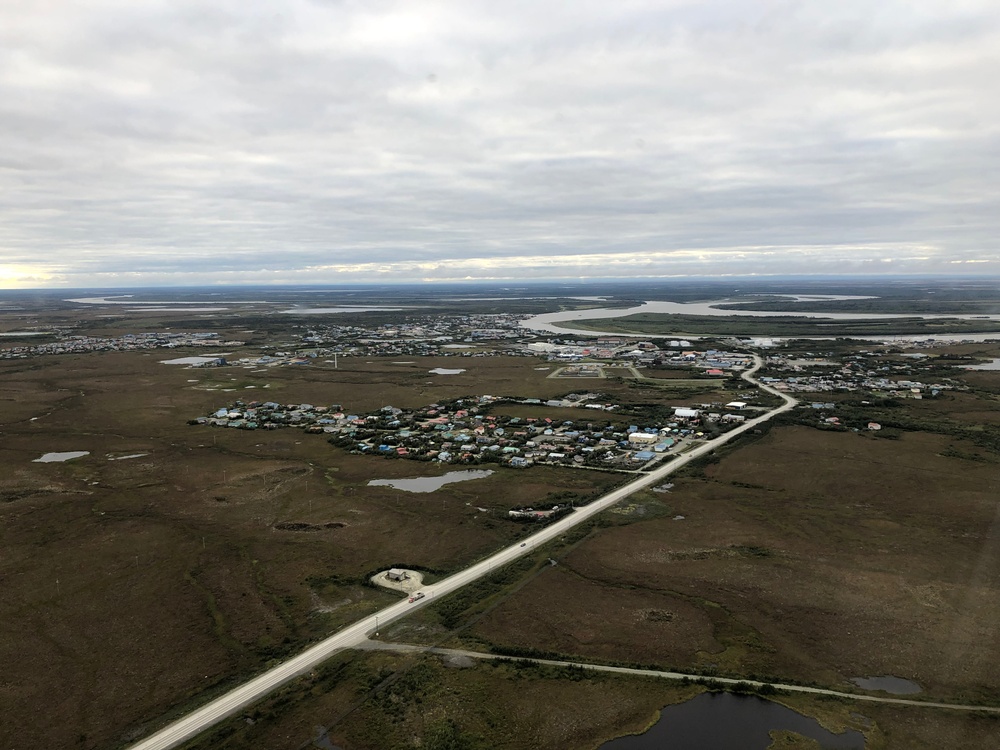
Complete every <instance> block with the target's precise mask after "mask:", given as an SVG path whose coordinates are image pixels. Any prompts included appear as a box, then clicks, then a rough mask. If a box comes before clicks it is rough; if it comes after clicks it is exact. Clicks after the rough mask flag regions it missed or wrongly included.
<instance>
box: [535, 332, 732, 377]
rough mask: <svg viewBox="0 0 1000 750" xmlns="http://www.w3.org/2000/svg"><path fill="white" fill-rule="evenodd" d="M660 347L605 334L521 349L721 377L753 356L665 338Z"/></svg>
mask: <svg viewBox="0 0 1000 750" xmlns="http://www.w3.org/2000/svg"><path fill="white" fill-rule="evenodd" d="M666 346H667V348H666V349H661V348H660V347H658V346H657V345H656V344H654V343H653V342H651V341H639V342H636V341H634V340H631V339H627V338H623V337H618V336H604V337H600V338H597V339H594V340H592V341H572V342H566V341H560V340H559V339H556V340H555V341H552V342H548V341H532V342H530V343H528V344H525V346H524V351H525V352H527V353H530V354H536V355H544V356H546V357H547V358H548V359H549V360H551V361H562V362H581V361H583V360H594V359H600V360H607V359H611V360H616V359H617V360H624V361H628V362H630V363H633V364H636V365H640V366H660V365H662V366H675V367H686V368H690V369H694V370H701V371H703V372H704V373H705V374H706V375H713V376H719V377H724V376H726V375H728V374H729V373H731V372H733V371H739V370H743V369H745V368H747V367H749V366H750V364H751V363H752V358H751V356H750V355H749V354H744V353H742V352H727V351H722V350H719V349H706V350H705V351H696V350H692V349H691V342H690V341H682V340H676V341H668V342H666Z"/></svg>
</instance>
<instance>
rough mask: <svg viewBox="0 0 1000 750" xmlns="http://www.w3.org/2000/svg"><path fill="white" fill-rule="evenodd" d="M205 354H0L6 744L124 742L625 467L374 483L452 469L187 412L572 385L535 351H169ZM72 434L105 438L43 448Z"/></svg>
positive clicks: (0, 693)
mask: <svg viewBox="0 0 1000 750" xmlns="http://www.w3.org/2000/svg"><path fill="white" fill-rule="evenodd" d="M192 353H194V354H197V353H202V352H198V351H193V352H191V351H182V350H173V351H164V350H155V351H152V352H124V353H118V352H103V353H93V354H85V355H65V356H46V357H38V358H33V359H30V360H13V361H5V362H0V403H2V404H3V410H2V412H0V432H2V437H3V439H2V442H0V500H2V502H0V514H2V524H0V545H2V549H3V550H4V553H3V556H2V557H0V581H2V585H3V589H4V597H3V599H2V602H0V622H2V623H3V624H2V626H0V661H2V662H3V663H4V664H5V665H7V666H6V668H5V678H4V680H3V681H2V682H0V738H2V739H3V740H6V741H8V743H9V742H12V741H16V742H17V744H18V745H22V746H27V745H31V746H42V745H45V744H49V745H51V746H58V747H69V746H74V743H75V746H79V747H110V746H115V745H117V744H118V743H120V742H122V741H124V740H125V739H127V738H128V737H129V736H133V737H134V736H138V735H140V734H141V733H142V732H143V731H145V730H146V729H148V728H150V727H151V726H152V724H150V723H149V722H153V721H157V720H159V719H160V718H161V716H162V715H163V714H164V713H165V712H167V711H168V710H170V709H179V708H180V707H182V706H183V705H185V702H186V701H188V700H189V699H195V698H196V697H198V696H201V695H202V694H203V693H204V692H205V691H206V690H207V691H211V690H213V689H219V688H220V687H221V686H224V685H227V684H231V683H232V682H233V681H234V680H235V679H237V678H238V677H239V676H242V675H246V674H248V673H250V672H252V671H254V670H256V669H259V668H260V667H262V666H264V665H265V664H266V663H268V661H269V660H271V659H274V658H278V657H280V656H282V655H285V654H288V653H291V652H294V651H295V650H297V649H298V648H300V647H301V645H302V644H304V643H305V642H308V641H310V640H312V639H314V638H317V637H319V636H321V635H324V634H327V633H329V632H331V631H332V630H334V629H336V628H337V627H338V626H339V625H342V624H344V623H347V622H351V621H353V620H355V619H357V618H358V617H360V616H361V615H363V614H365V613H367V612H369V611H371V610H372V609H373V608H375V607H376V606H378V605H380V604H384V603H386V602H389V601H392V595H390V594H385V593H381V592H379V591H377V590H375V589H372V588H370V587H367V586H364V585H363V581H364V580H365V579H366V576H367V575H368V574H370V573H373V572H375V571H376V570H379V569H384V568H387V567H390V566H392V565H396V564H406V565H410V566H416V567H419V568H421V569H423V570H426V571H427V572H428V573H429V574H430V575H434V574H438V575H440V574H443V573H445V572H447V571H451V570H455V569H457V568H459V567H462V566H463V565H464V564H466V563H468V562H469V561H470V560H473V559H476V558H478V557H480V556H482V555H484V554H485V553H486V552H487V551H489V550H492V549H495V548H496V547H498V546H500V545H502V544H504V543H509V542H510V541H512V540H513V539H515V538H516V537H517V536H519V535H520V534H522V533H523V532H524V530H525V529H526V527H522V526H521V525H520V524H516V523H513V522H510V521H508V520H507V519H506V518H505V517H504V516H505V514H506V511H507V510H508V509H509V508H510V507H512V506H515V505H530V504H533V503H535V502H538V500H539V499H544V498H546V497H548V496H550V495H555V494H561V495H566V494H573V495H575V496H577V497H580V498H583V497H587V496H591V495H592V494H594V493H598V492H600V491H601V490H602V489H603V488H606V487H609V486H612V485H613V484H614V483H616V482H617V481H619V477H618V476H617V475H615V474H608V473H601V472H584V471H574V470H571V469H558V468H545V467H538V468H535V469H532V470H530V471H528V472H522V473H517V472H515V471H514V470H510V469H502V468H500V467H495V466H494V467H490V468H494V469H495V470H496V473H495V474H494V475H492V476H490V477H488V478H486V479H479V480H475V481H472V482H465V483H456V484H449V485H446V486H445V487H444V488H443V489H442V490H440V491H438V492H435V493H433V494H432V495H429V494H413V493H407V492H402V491H399V490H394V489H392V488H389V487H368V486H367V482H368V480H369V479H372V478H397V477H414V476H426V475H437V474H442V473H444V472H446V471H449V470H453V469H454V468H455V467H439V466H435V465H430V464H423V463H419V462H413V461H404V460H392V459H382V458H378V457H369V456H352V455H348V454H345V453H343V452H341V451H339V450H337V449H335V448H334V447H333V446H331V445H329V444H328V443H327V442H326V440H325V439H324V438H323V436H322V435H307V434H304V433H303V432H302V431H300V430H296V429H292V428H288V429H284V430H277V431H267V432H265V431H257V432H246V431H239V430H226V429H216V428H210V427H204V426H189V425H188V424H187V423H186V422H187V420H188V419H190V418H192V417H195V416H198V415H200V414H205V413H208V412H210V411H212V410H214V409H217V408H219V407H220V406H224V405H227V404H229V403H232V402H233V401H234V400H235V399H236V398H245V399H250V398H255V397H256V398H262V399H263V398H268V399H278V400H280V401H282V402H284V403H300V402H309V403H314V404H330V403H341V404H343V405H344V407H345V408H351V409H357V410H359V411H364V410H368V409H373V408H378V407H380V406H383V405H386V404H394V405H400V406H409V405H414V406H415V405H422V404H426V403H430V402H433V401H434V400H437V399H441V398H447V397H456V396H461V395H470V394H476V393H480V392H489V391H490V390H492V391H493V392H495V393H504V392H506V393H512V394H513V393H521V394H523V395H538V396H542V397H545V396H550V395H560V394H562V393H565V392H566V387H565V385H562V384H560V383H559V382H558V381H552V380H548V379H546V378H545V377H544V375H545V373H542V372H535V371H534V370H533V369H532V366H533V365H534V364H535V360H533V359H530V358H503V357H491V358H463V359H462V362H461V366H462V367H463V368H465V369H467V372H468V375H464V376H463V375H457V376H455V375H452V376H440V375H430V374H428V372H427V371H428V370H429V369H432V368H433V367H437V366H442V365H443V366H452V367H454V366H455V362H456V361H457V360H458V358H438V359H429V360H426V361H422V362H419V363H416V364H413V365H396V364H393V362H391V361H386V360H381V361H380V360H378V359H377V358H376V359H368V360H351V359H349V358H341V359H340V362H339V365H340V366H339V368H338V369H334V368H333V367H332V365H330V366H326V367H325V368H324V367H322V366H321V363H320V365H318V366H316V367H315V368H312V367H300V368H286V369H269V370H267V371H265V372H263V373H253V372H250V371H249V370H243V369H241V368H217V369H186V368H184V367H179V366H171V365H165V364H161V361H160V360H164V359H170V358H175V357H180V356H184V355H186V354H192ZM234 378H235V380H234ZM249 385H253V386H255V388H253V389H250V388H248V387H247V386H249ZM265 386H269V387H268V388H266V389H265ZM504 389H509V390H504ZM55 451H89V452H90V454H89V455H88V456H85V457H83V458H78V459H75V460H72V461H69V462H66V463H35V462H34V459H36V458H39V457H40V456H42V455H43V454H44V453H48V452H55ZM139 454H141V455H139ZM127 456H134V457H132V458H125V457H127ZM115 459H120V460H115ZM515 474H516V480H515ZM483 509H485V510H483ZM294 529H301V530H294ZM39 706H45V707H46V711H45V713H44V715H43V714H41V713H39V712H38V711H37V708H38V707H39Z"/></svg>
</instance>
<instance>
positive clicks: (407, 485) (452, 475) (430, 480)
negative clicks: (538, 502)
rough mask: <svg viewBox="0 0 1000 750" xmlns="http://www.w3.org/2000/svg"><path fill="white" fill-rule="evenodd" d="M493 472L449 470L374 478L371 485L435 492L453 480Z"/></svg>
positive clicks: (476, 477)
mask: <svg viewBox="0 0 1000 750" xmlns="http://www.w3.org/2000/svg"><path fill="white" fill-rule="evenodd" d="M492 473H493V472H492V471H490V470H489V469H470V470H468V471H449V472H448V473H447V474H445V475H444V476H440V477H414V478H413V479H372V480H371V481H370V482H368V486H369V487H392V488H394V489H397V490H404V491H405V492H434V491H435V490H439V489H441V488H442V487H444V486H445V485H446V484H452V483H453V482H467V481H469V480H470V479H483V478H484V477H488V476H489V475H490V474H492Z"/></svg>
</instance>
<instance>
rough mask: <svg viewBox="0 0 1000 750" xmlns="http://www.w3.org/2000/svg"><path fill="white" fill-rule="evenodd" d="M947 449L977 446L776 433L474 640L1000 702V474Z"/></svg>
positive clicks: (684, 488) (602, 541)
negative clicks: (864, 679) (896, 685)
mask: <svg viewBox="0 0 1000 750" xmlns="http://www.w3.org/2000/svg"><path fill="white" fill-rule="evenodd" d="M949 446H954V447H955V449H957V451H959V452H961V451H971V450H972V447H971V446H969V445H967V444H965V443H963V442H962V441H955V440H952V439H950V438H945V437H941V436H937V435H933V434H926V433H907V434H906V435H904V436H903V438H902V439H900V440H880V439H878V438H872V437H867V436H861V435H856V434H852V433H829V432H822V431H818V430H812V429H809V428H804V427H783V428H776V429H774V430H772V431H771V433H770V434H769V435H767V436H766V437H765V438H764V439H762V440H759V441H757V442H755V443H753V444H751V445H749V446H747V447H744V448H742V449H740V450H736V451H733V452H732V453H730V454H728V455H726V457H725V458H723V459H722V460H721V461H720V462H719V463H718V464H711V465H709V466H707V467H706V468H705V476H704V477H703V478H698V477H687V478H685V479H682V480H678V481H677V482H676V486H675V487H674V488H673V490H672V492H671V493H670V494H668V495H662V496H661V499H662V502H664V503H665V504H667V505H668V506H669V508H670V514H668V515H664V516H660V517H658V518H655V519H653V520H648V521H647V520H641V519H639V520H636V521H635V522H633V523H627V524H623V525H619V524H615V525H613V526H611V527H609V528H607V529H604V530H602V531H600V532H599V533H596V534H595V535H593V536H592V537H591V538H590V539H588V540H587V541H586V542H584V543H583V544H582V545H580V546H579V547H578V548H576V549H575V550H573V551H572V552H571V553H570V554H568V555H567V556H566V557H565V559H564V560H562V561H560V564H559V565H558V566H557V567H553V568H551V569H549V570H546V571H545V573H544V574H543V575H540V576H538V577H537V578H536V579H534V580H533V581H532V582H531V583H530V584H529V585H527V586H526V587H525V588H524V589H523V590H522V591H521V592H520V593H518V594H517V595H515V596H514V597H512V598H511V599H510V600H508V601H506V602H504V603H503V604H502V605H501V606H499V607H498V608H497V609H496V610H494V611H493V612H492V613H490V614H489V615H487V616H486V617H484V618H483V619H482V620H481V621H479V622H478V623H477V624H476V625H475V627H474V628H473V629H472V631H471V634H472V636H473V637H475V638H478V639H481V640H483V641H485V642H488V643H496V644H501V645H507V646H516V647H524V648H532V647H534V648H539V647H542V648H546V649H549V650H552V651H556V652H560V653H566V654H573V655H576V656H578V657H580V658H596V659H604V660H625V661H632V662H641V663H654V664H658V665H662V666H670V667H674V668H678V669H682V670H689V671H698V672H704V673H713V672H718V673H724V674H729V675H736V676H749V675H754V674H756V675H766V676H772V677H775V678H781V679H784V680H800V681H807V682H815V683H818V684H823V685H831V686H832V685H843V684H844V683H845V681H846V680H848V679H849V678H851V677H856V676H866V675H881V674H893V675H897V676H902V677H906V678H908V679H913V680H916V681H917V682H918V683H920V684H921V685H922V686H923V687H924V688H925V691H926V692H927V694H928V695H930V696H933V697H936V698H947V699H961V700H970V701H977V700H978V701H987V702H991V703H997V702H1000V681H998V678H997V659H998V658H1000V655H998V654H997V653H996V651H995V649H993V648H992V644H993V643H994V642H995V640H996V636H997V628H998V626H997V624H996V623H997V615H998V614H1000V571H998V569H997V566H996V561H997V559H998V554H1000V548H998V547H997V539H998V536H997V529H998V528H1000V527H998V526H997V517H996V512H995V493H996V489H997V481H998V478H997V474H996V470H995V465H993V464H992V463H983V462H979V461H972V460H965V459H962V458H956V457H953V456H951V455H943V454H944V452H945V451H946V450H947V449H948V447H949ZM803 466H809V471H808V472H806V471H803V469H802V467H803ZM673 514H676V515H682V516H684V519H683V520H673ZM553 602H558V606H553ZM540 644H544V645H541V646H540Z"/></svg>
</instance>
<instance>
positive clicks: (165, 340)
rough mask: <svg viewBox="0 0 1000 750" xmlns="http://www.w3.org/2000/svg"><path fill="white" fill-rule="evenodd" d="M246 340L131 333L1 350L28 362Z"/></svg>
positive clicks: (3, 356)
mask: <svg viewBox="0 0 1000 750" xmlns="http://www.w3.org/2000/svg"><path fill="white" fill-rule="evenodd" d="M244 343H245V342H243V341H221V340H220V339H219V334H218V333H212V332H205V333H172V332H170V331H161V332H149V333H127V334H125V335H123V336H112V337H97V336H76V335H70V336H64V337H61V338H60V340H59V341H54V342H48V343H44V344H34V345H32V346H13V347H9V348H6V349H0V359H25V358H27V357H35V356H39V355H44V354H82V353H87V352H128V351H136V350H140V349H176V348H177V347H181V346H184V347H189V346H190V347H206V346H218V347H227V348H229V347H236V346H243V344H244Z"/></svg>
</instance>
